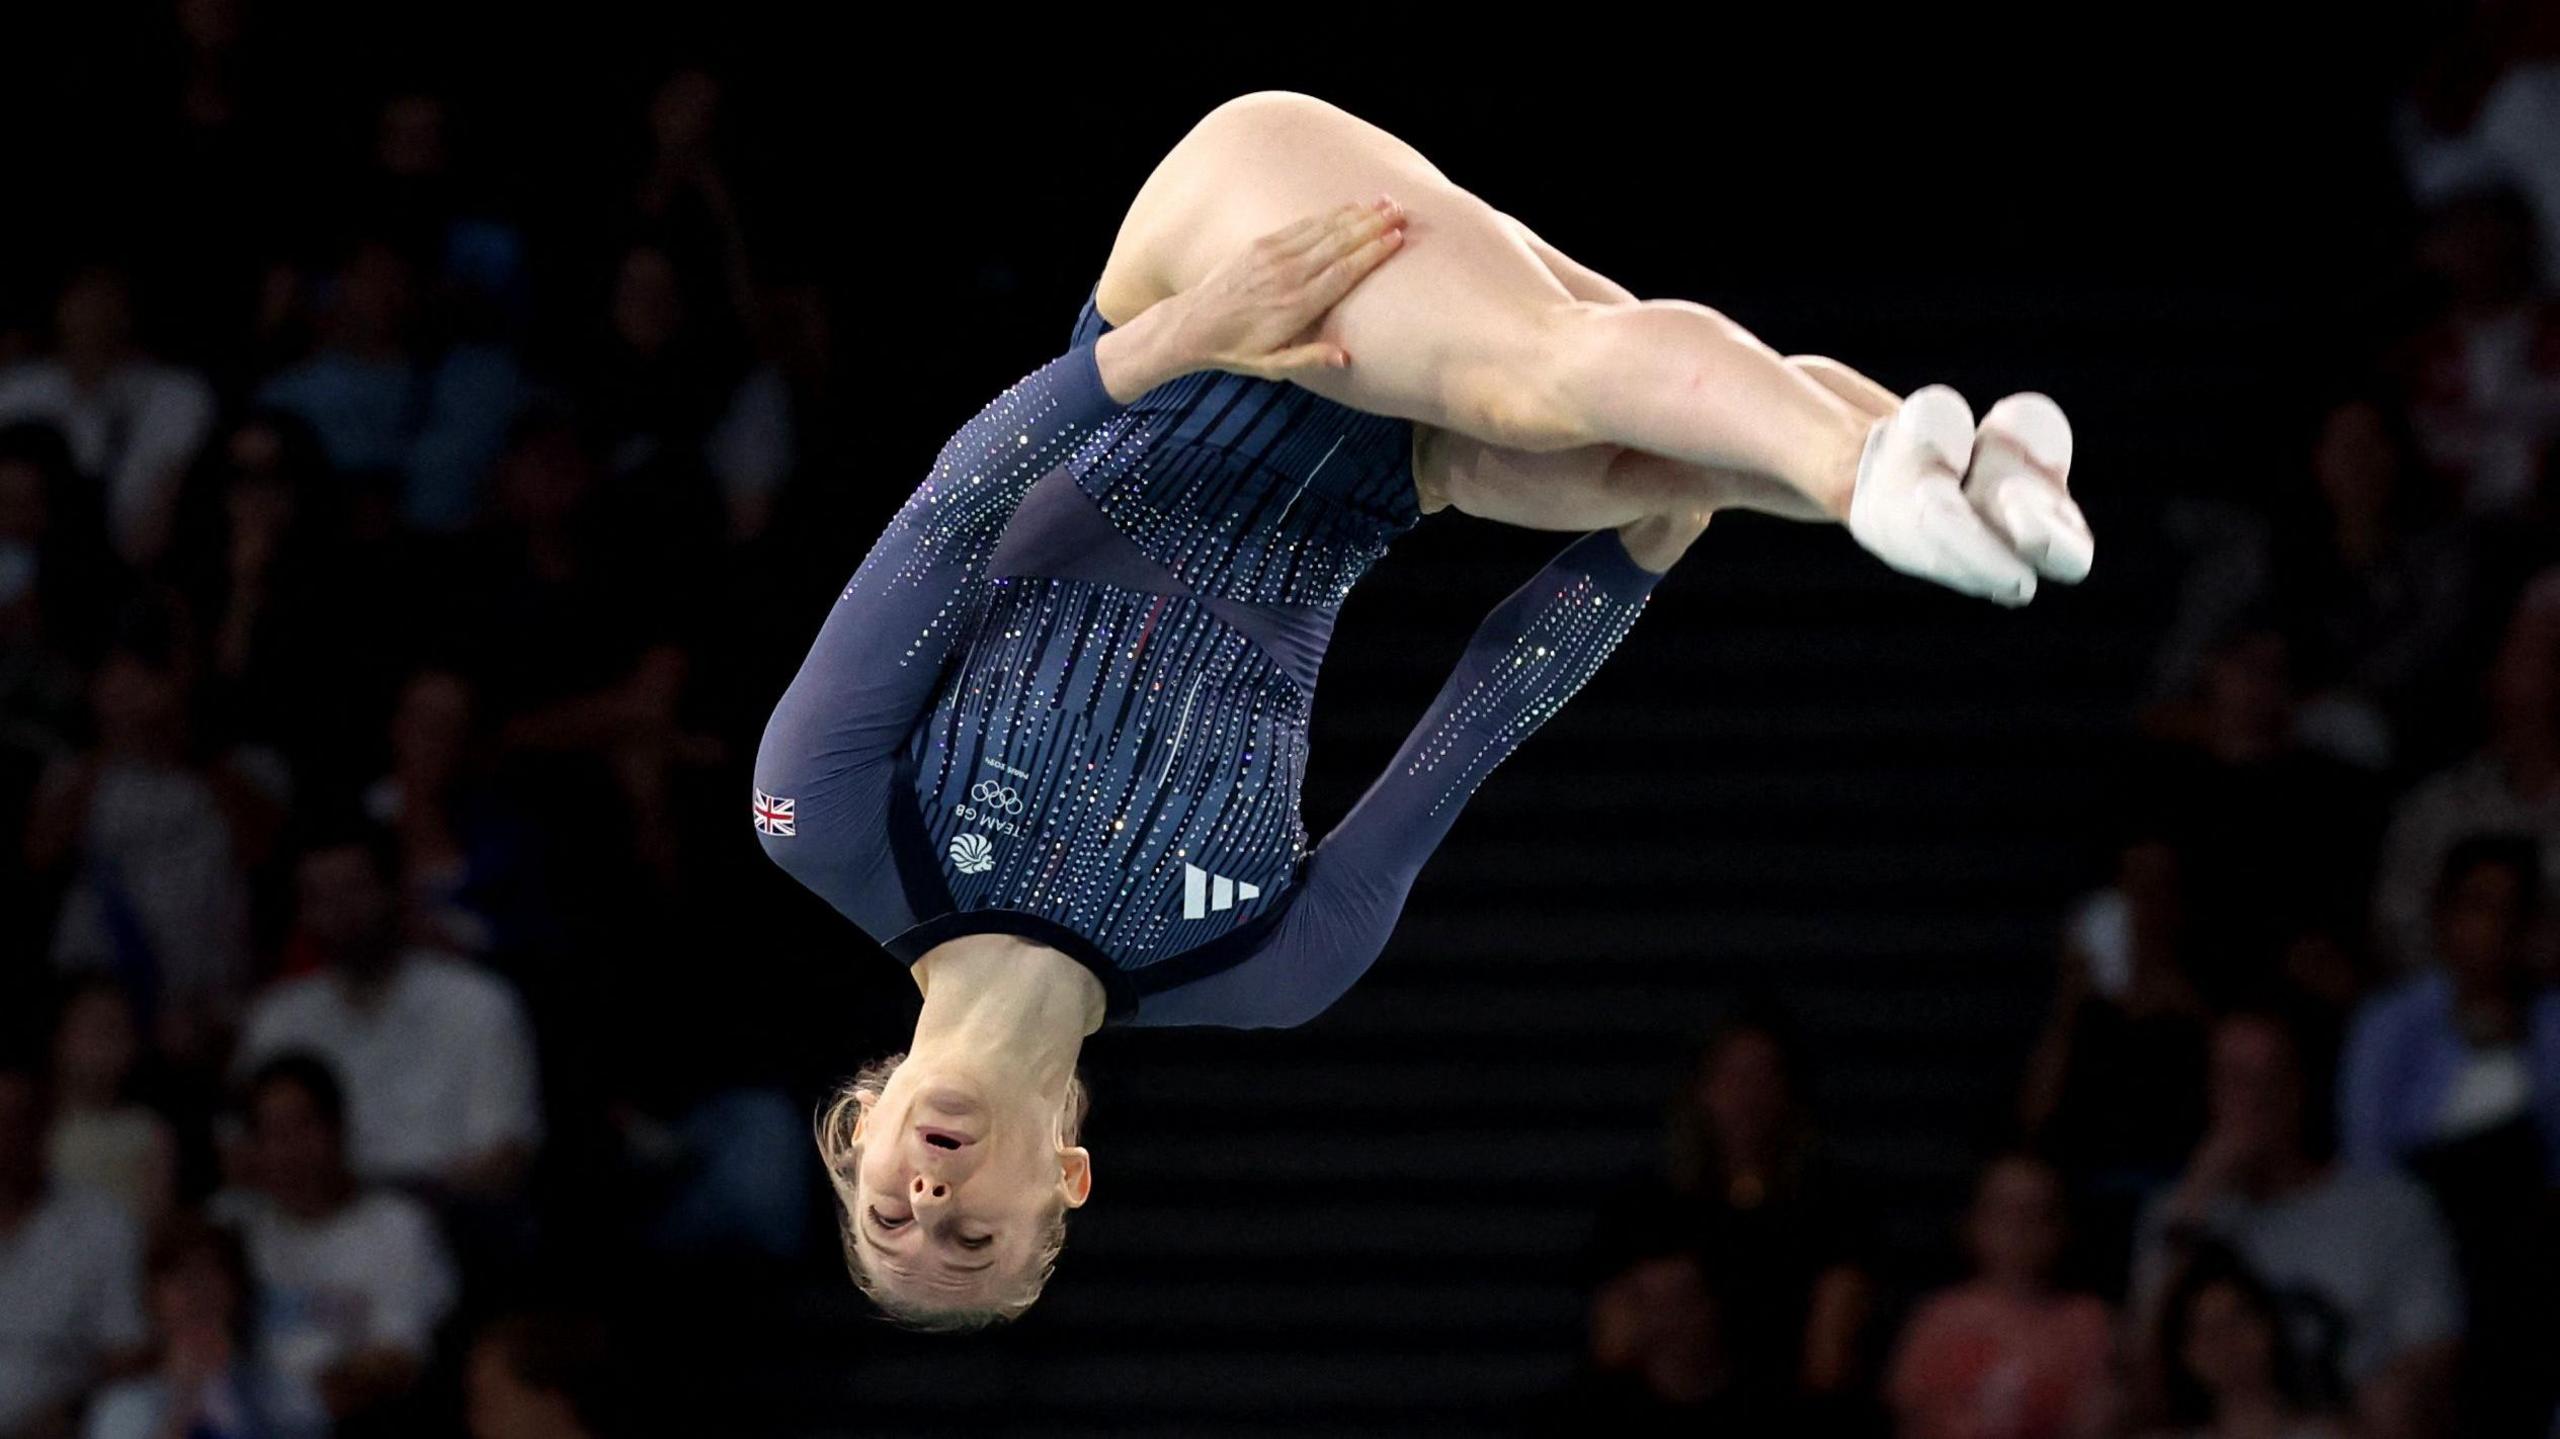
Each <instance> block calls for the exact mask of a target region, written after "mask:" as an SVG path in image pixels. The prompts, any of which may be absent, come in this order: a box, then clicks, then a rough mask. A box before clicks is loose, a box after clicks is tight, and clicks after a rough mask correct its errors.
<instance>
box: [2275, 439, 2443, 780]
mask: <svg viewBox="0 0 2560 1439" xmlns="http://www.w3.org/2000/svg"><path fill="white" fill-rule="evenodd" d="M2311 473H2312V478H2313V480H2314V482H2315V486H2316V489H2317V495H2316V499H2317V502H2318V505H2319V512H2318V514H2317V516H2316V518H2315V517H2312V516H2306V517H2304V519H2303V520H2302V521H2301V522H2298V523H2286V524H2280V525H2279V526H2278V528H2277V530H2276V534H2277V535H2278V537H2279V553H2278V556H2277V561H2276V565H2275V573H2276V575H2277V576H2278V578H2279V580H2280V583H2281V586H2282V591H2281V594H2280V595H2278V596H2271V597H2270V598H2272V599H2275V600H2277V601H2278V603H2280V604H2281V605H2282V607H2283V610H2284V612H2285V614H2286V615H2287V626H2286V627H2287V629H2288V631H2289V632H2290V633H2292V634H2293V635H2294V636H2295V637H2296V639H2297V642H2298V643H2297V648H2298V651H2299V653H2300V655H2301V662H2302V668H2303V671H2304V675H2303V678H2304V681H2305V685H2306V688H2307V689H2308V690H2309V692H2310V694H2311V699H2310V700H2309V702H2308V703H2306V704H2305V705H2304V707H2303V717H2302V720H2301V724H2302V728H2303V730H2304V732H2305V733H2306V735H2308V736H2311V737H2313V743H2314V744H2316V745H2318V747H2320V748H2322V749H2324V750H2325V751H2326V752H2328V753H2330V754H2332V755H2334V756H2336V757H2338V758H2340V759H2344V760H2348V761H2350V762H2358V763H2362V764H2364V765H2365V766H2366V767H2367V768H2380V767H2382V766H2384V765H2387V764H2394V763H2396V762H2397V761H2398V758H2399V756H2400V755H2401V754H2403V753H2405V752H2406V750H2407V746H2408V741H2409V739H2410V738H2411V735H2410V733H2409V732H2410V730H2411V729H2412V728H2413V725H2414V724H2417V723H2419V721H2418V720H2417V716H2418V715H2420V714H2422V713H2423V711H2424V710H2425V709H2426V708H2427V707H2428V706H2429V705H2430V704H2432V703H2433V701H2434V700H2435V698H2436V693H2435V691H2436V690H2437V689H2438V687H2440V686H2441V685H2443V684H2444V683H2445V682H2447V681H2448V680H2453V679H2455V678H2457V676H2456V674H2454V673H2449V672H2448V670H2447V666H2448V664H2449V663H2451V662H2457V661H2459V660H2461V659H2463V658H2465V656H2464V655H2463V654H2462V652H2461V649H2460V647H2459V646H2458V645H2456V644H2455V639H2456V637H2457V632H2458V630H2459V628H2460V626H2461V624H2462V622H2463V620H2464V619H2465V617H2466V606H2467V604H2468V601H2469V589H2470V580H2471V574H2470V572H2471V568H2472V564H2471V556H2470V551H2469V549H2468V547H2467V546H2466V545H2465V544H2464V542H2463V536H2462V535H2461V533H2460V532H2459V531H2457V530H2456V529H2455V528H2454V527H2452V526H2450V525H2448V524H2447V523H2445V520H2446V514H2445V511H2446V508H2447V507H2446V506H2445V505H2444V504H2443V503H2442V502H2441V498H2440V497H2439V496H2438V495H2437V494H2435V493H2434V487H2433V486H2430V485H2429V484H2428V483H2427V481H2426V476H2425V475H2424V473H2423V472H2422V470H2421V469H2420V466H2419V463H2418V457H2417V454H2416V448H2415V440H2414V438H2413V437H2411V436H2410V435H2409V434H2408V433H2407V432H2406V426H2405V424H2403V423H2402V422H2401V419H2400V416H2399V415H2398V414H2397V413H2396V412H2395V411H2394V410H2392V409H2390V408H2388V407H2387V406H2385V405H2384V404H2383V403H2381V402H2380V401H2378V400H2375V399H2372V398H2357V399H2353V400H2349V401H2347V402H2345V403H2343V404H2339V405H2336V406H2333V407H2332V408H2331V409H2330V410H2329V411H2328V413H2327V414H2325V415H2323V416H2322V417H2321V420H2320V429H2319V434H2318V437H2317V439H2316V440H2315V442H2314V444H2313V447H2312V463H2311ZM2420 737H2424V736H2423V734H2421V736H2420Z"/></svg>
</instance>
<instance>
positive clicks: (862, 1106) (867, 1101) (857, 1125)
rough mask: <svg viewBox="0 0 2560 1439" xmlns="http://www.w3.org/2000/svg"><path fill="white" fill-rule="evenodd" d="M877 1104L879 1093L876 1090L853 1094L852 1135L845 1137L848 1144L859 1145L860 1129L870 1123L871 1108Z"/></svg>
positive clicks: (864, 1090) (860, 1139)
mask: <svg viewBox="0 0 2560 1439" xmlns="http://www.w3.org/2000/svg"><path fill="white" fill-rule="evenodd" d="M879 1102H880V1092H879V1091H878V1090H875V1089H857V1090H855V1091H854V1092H853V1104H854V1112H853V1133H851V1134H849V1135H847V1136H846V1139H847V1141H848V1142H850V1143H854V1144H860V1143H861V1142H862V1128H863V1126H864V1125H866V1124H869V1123H870V1122H871V1106H873V1105H875V1104H878V1103H879Z"/></svg>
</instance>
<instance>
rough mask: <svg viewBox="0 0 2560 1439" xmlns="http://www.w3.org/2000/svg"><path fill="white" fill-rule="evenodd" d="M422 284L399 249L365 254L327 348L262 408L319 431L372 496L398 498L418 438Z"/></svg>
mask: <svg viewBox="0 0 2560 1439" xmlns="http://www.w3.org/2000/svg"><path fill="white" fill-rule="evenodd" d="M415 280H416V276H415V275H414V273H413V272H412V270H411V268H410V265H409V262H408V260H407V259H406V258H404V257H403V256H402V255H401V253H400V251H399V250H398V249H397V248H395V247H393V246H391V245H388V244H384V243H383V242H381V241H379V240H368V241H365V242H363V243H361V244H358V245H356V246H355V247H354V248H353V249H352V250H350V251H349V252H348V254H347V256H346V258H345V259H344V260H343V261H342V262H341V263H340V264H339V266H338V269H337V272H336V274H335V275H334V276H333V277H332V279H331V281H330V288H329V294H328V298H327V300H326V303H324V304H323V306H322V307H321V321H320V344H319V348H318V349H316V350H315V351H314V352H313V353H312V354H311V355H310V356H308V357H307V358H305V359H303V360H301V361H300V362H298V363H296V364H293V365H290V366H288V367H286V368H285V369H284V370H283V371H281V372H280V373H278V374H277V375H276V376H275V377H274V378H273V379H270V380H268V381H267V382H266V383H265V384H263V385H261V386H259V387H258V392H257V401H258V403H259V404H260V405H263V406H269V407H272V408H275V409H279V410H283V411H284V412H286V413H287V414H290V415H293V416H295V417H297V418H299V419H300V420H302V421H303V423H305V424H307V425H309V426H311V428H312V430H313V431H315V432H316V433H317V434H318V435H319V437H320V445H321V448H322V449H323V450H324V451H325V452H326V453H327V454H328V457H329V464H330V465H331V467H332V468H334V469H336V470H337V471H338V473H339V474H340V475H341V476H342V477H344V478H345V479H346V480H348V481H349V482H351V483H353V484H355V485H357V486H358V487H359V488H360V489H361V490H363V491H365V492H367V494H368V497H387V496H388V495H389V494H390V493H391V491H392V489H393V488H394V486H395V483H396V479H395V477H396V476H397V475H398V473H399V470H400V467H401V464H402V462H403V461H404V460H405V459H407V457H408V447H409V441H410V439H411V437H412V435H413V434H414V433H415V426H416V423H417V413H418V409H419V401H420V398H421V396H420V387H421V378H420V375H419V372H418V365H417V361H416V359H415V357H414V356H413V355H412V354H411V353H410V349H409V324H410V320H411V315H412V311H413V298H412V292H413V289H414V286H415Z"/></svg>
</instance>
